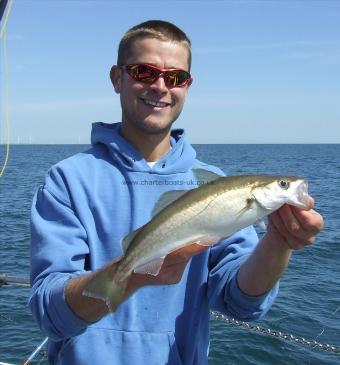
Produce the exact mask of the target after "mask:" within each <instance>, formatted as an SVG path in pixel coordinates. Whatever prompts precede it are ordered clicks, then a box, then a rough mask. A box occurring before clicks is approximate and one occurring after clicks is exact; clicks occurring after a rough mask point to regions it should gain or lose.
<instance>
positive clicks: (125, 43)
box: [117, 20, 191, 71]
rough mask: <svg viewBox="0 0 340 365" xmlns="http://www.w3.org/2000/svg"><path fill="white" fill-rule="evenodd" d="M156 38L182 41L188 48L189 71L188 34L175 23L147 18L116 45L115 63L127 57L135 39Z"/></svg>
mask: <svg viewBox="0 0 340 365" xmlns="http://www.w3.org/2000/svg"><path fill="white" fill-rule="evenodd" d="M143 38H156V39H159V40H161V41H172V42H178V43H182V44H183V45H185V46H186V48H187V50H188V65H189V71H190V67H191V42H190V39H189V38H188V36H187V35H186V34H185V33H184V32H183V31H182V30H181V29H179V28H178V27H177V26H176V25H174V24H172V23H169V22H166V21H164V20H148V21H146V22H143V23H140V24H138V25H135V26H134V27H132V28H131V29H129V30H128V31H127V32H126V33H125V34H124V36H123V38H122V39H121V41H120V43H119V47H118V59H117V65H119V66H121V65H123V64H124V63H125V62H126V59H127V58H128V55H129V52H130V48H131V45H132V44H133V42H135V41H136V40H137V39H143Z"/></svg>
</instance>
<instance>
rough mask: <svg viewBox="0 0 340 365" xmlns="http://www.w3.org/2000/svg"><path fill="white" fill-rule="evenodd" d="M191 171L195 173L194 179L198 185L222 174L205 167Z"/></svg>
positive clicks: (215, 178) (213, 179)
mask: <svg viewBox="0 0 340 365" xmlns="http://www.w3.org/2000/svg"><path fill="white" fill-rule="evenodd" d="M192 172H193V174H194V175H195V179H196V181H197V183H198V184H199V185H202V184H208V183H210V182H212V181H215V180H217V179H219V178H220V177H222V176H223V175H219V174H217V173H216V172H212V171H209V170H206V169H192Z"/></svg>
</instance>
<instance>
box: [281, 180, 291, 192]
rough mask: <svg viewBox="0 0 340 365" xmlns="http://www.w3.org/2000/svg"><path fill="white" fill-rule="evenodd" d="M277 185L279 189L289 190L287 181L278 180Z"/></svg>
mask: <svg viewBox="0 0 340 365" xmlns="http://www.w3.org/2000/svg"><path fill="white" fill-rule="evenodd" d="M278 184H279V186H280V188H281V189H284V190H288V189H289V185H290V183H289V181H288V180H279V181H278Z"/></svg>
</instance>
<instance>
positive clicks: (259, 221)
mask: <svg viewBox="0 0 340 365" xmlns="http://www.w3.org/2000/svg"><path fill="white" fill-rule="evenodd" d="M256 223H257V224H258V225H259V226H260V227H261V228H262V229H263V230H264V231H266V230H267V226H266V223H265V222H264V220H263V219H259V220H258V221H257V222H256Z"/></svg>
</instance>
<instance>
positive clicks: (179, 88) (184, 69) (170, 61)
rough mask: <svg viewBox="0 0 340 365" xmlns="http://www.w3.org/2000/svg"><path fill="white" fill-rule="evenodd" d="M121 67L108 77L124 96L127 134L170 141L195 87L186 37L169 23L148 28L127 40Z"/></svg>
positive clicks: (144, 26)
mask: <svg viewBox="0 0 340 365" xmlns="http://www.w3.org/2000/svg"><path fill="white" fill-rule="evenodd" d="M117 62H118V65H117V66H113V67H112V69H111V72H110V77H111V81H112V84H113V86H114V88H115V91H116V92H117V93H119V94H120V101H121V107H122V123H123V132H124V133H125V132H126V131H127V130H129V131H130V132H129V134H130V135H131V134H136V133H138V131H139V132H143V133H148V134H162V135H164V133H165V135H168V133H169V131H170V128H171V125H172V123H173V122H174V121H175V120H176V119H177V118H178V116H179V115H180V113H181V111H182V109H183V105H184V101H185V96H186V94H187V91H188V88H189V86H190V84H191V82H192V79H191V76H190V74H189V69H190V64H191V50H190V40H189V39H188V37H187V36H186V35H185V33H184V32H182V31H181V30H180V29H179V28H177V27H176V26H175V25H173V24H171V23H168V22H164V21H160V20H151V21H148V22H144V23H142V24H139V25H137V26H135V27H133V28H131V29H130V30H129V31H127V33H126V34H125V35H124V36H123V38H122V40H121V42H120V45H119V50H118V61H117ZM125 134H126V133H125Z"/></svg>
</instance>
